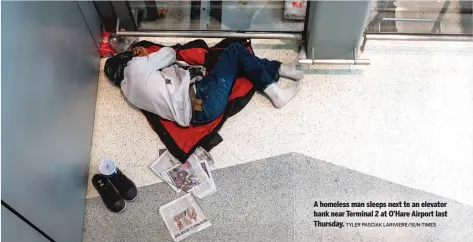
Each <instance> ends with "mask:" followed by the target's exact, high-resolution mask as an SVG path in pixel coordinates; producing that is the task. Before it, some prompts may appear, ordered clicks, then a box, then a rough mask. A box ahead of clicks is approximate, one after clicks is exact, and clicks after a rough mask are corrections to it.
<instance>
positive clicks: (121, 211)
mask: <svg viewBox="0 0 473 242" xmlns="http://www.w3.org/2000/svg"><path fill="white" fill-rule="evenodd" d="M125 209H126V203H125V206H124V207H123V209H122V210H120V211H118V212H114V213H123V212H124V211H125ZM112 212H113V211H112Z"/></svg>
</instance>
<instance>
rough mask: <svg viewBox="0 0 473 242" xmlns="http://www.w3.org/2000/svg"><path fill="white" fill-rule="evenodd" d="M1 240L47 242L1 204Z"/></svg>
mask: <svg viewBox="0 0 473 242" xmlns="http://www.w3.org/2000/svg"><path fill="white" fill-rule="evenodd" d="M2 241H15V242H48V241H49V240H48V239H46V238H45V237H43V235H41V234H40V233H38V232H37V231H36V230H34V229H33V228H31V227H30V226H29V225H28V224H27V223H25V222H23V220H21V219H20V218H18V217H17V216H16V215H15V214H13V213H12V212H10V210H8V209H6V208H5V207H3V206H2Z"/></svg>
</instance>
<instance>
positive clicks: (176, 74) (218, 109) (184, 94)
mask: <svg viewBox="0 0 473 242" xmlns="http://www.w3.org/2000/svg"><path fill="white" fill-rule="evenodd" d="M133 52H134V53H135V55H136V56H135V57H133V58H132V59H131V60H130V61H129V62H128V63H127V66H126V67H125V70H124V78H123V81H122V82H121V83H120V86H121V89H122V91H123V94H124V96H125V98H126V99H127V100H128V101H129V102H130V103H131V104H133V105H134V106H136V107H138V108H140V109H143V110H146V111H148V112H151V113H154V114H157V115H159V116H160V117H162V118H164V119H168V120H171V121H174V122H176V123H177V124H179V125H180V126H183V127H187V126H189V125H190V124H206V123H209V122H211V121H213V120H215V119H216V118H218V117H219V116H220V115H221V114H222V113H223V112H224V111H225V108H226V106H227V103H228V98H229V96H230V93H231V90H232V87H233V84H234V83H235V80H236V79H237V77H239V76H243V77H246V78H247V79H248V80H249V81H250V82H252V83H253V85H254V86H255V88H256V90H258V91H260V92H263V93H265V94H266V95H267V96H268V97H269V99H270V100H271V102H272V103H273V105H274V106H275V107H276V108H282V107H283V106H284V105H285V104H286V103H288V102H289V101H290V100H291V99H292V98H293V97H294V95H296V93H297V92H298V91H299V89H300V85H299V84H300V82H299V80H301V79H302V78H303V77H304V73H303V72H302V71H298V70H296V66H295V65H293V64H282V63H280V62H278V61H274V60H273V61H270V60H267V59H260V58H258V57H256V56H254V55H253V54H251V53H250V52H249V51H248V50H247V49H246V47H245V46H244V45H242V44H240V43H234V44H231V45H230V46H228V47H226V48H225V50H224V51H223V52H222V54H221V56H220V59H219V60H218V62H217V63H216V64H215V66H214V67H213V68H212V70H211V71H210V72H209V73H208V75H206V76H204V73H205V70H204V68H203V67H201V66H190V65H187V64H186V63H184V62H179V61H176V52H175V51H174V49H172V48H170V47H163V48H161V49H160V50H159V51H157V52H154V53H151V54H148V53H147V51H146V49H145V48H143V47H136V48H134V49H133ZM280 76H282V77H286V78H289V79H292V80H293V81H294V82H291V84H290V85H289V86H288V87H286V88H280V87H279V86H278V85H277V83H276V82H277V81H278V80H279V77H280Z"/></svg>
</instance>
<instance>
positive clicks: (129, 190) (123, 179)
mask: <svg viewBox="0 0 473 242" xmlns="http://www.w3.org/2000/svg"><path fill="white" fill-rule="evenodd" d="M116 170H117V172H116V174H114V175H110V176H107V178H108V179H109V180H110V182H112V184H113V185H114V186H115V188H116V189H117V191H118V193H119V194H120V196H121V197H122V198H124V199H125V200H127V201H131V202H132V201H134V200H135V199H136V196H137V195H138V190H137V189H136V186H135V183H133V182H132V181H131V180H130V179H129V178H128V177H127V176H125V174H123V173H122V172H121V171H120V170H119V169H118V168H116Z"/></svg>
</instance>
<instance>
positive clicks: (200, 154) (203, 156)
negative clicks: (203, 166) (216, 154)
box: [193, 147, 215, 168]
mask: <svg viewBox="0 0 473 242" xmlns="http://www.w3.org/2000/svg"><path fill="white" fill-rule="evenodd" d="M193 155H195V156H197V159H199V160H200V161H201V162H203V161H207V163H208V164H207V166H208V168H213V167H214V165H215V161H214V159H213V158H212V156H211V155H210V153H209V152H207V151H206V150H205V149H204V148H202V147H198V148H197V149H195V152H194V154H193Z"/></svg>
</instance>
